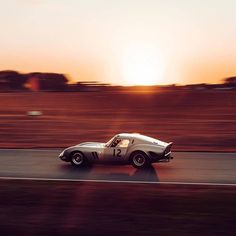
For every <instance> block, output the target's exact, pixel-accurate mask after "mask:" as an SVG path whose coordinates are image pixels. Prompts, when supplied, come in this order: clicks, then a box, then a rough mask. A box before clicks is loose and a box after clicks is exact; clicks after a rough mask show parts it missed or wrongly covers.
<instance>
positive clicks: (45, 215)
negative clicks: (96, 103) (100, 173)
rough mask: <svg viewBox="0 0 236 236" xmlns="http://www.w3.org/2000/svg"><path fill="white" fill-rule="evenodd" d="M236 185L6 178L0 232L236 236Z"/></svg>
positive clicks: (0, 193)
mask: <svg viewBox="0 0 236 236" xmlns="http://www.w3.org/2000/svg"><path fill="white" fill-rule="evenodd" d="M235 196H236V188H235V187H234V186H215V185H211V186H206V185H204V186H202V185H174V184H173V185H163V184H146V183H145V184H143V183H139V184H136V183H135V184H133V183H128V184H127V183H124V182H122V183H116V184H114V182H106V183H104V182H103V183H102V182H88V181H76V182H75V181H66V182H65V181H58V180H52V181H35V180H29V179H27V181H25V180H13V179H12V180H6V179H4V180H3V179H2V180H0V235H16V234H17V235H113V236H116V235H122V236H123V235H135V236H137V235H138V236H143V235H161V236H162V235H171V236H173V235H174V236H176V235H181V236H182V235H186V236H187V235H198V236H199V234H200V235H201V236H203V235H214V236H217V235H221V236H222V235H224V236H226V235H227V236H228V235H232V236H233V235H236V227H235V215H236V200H235Z"/></svg>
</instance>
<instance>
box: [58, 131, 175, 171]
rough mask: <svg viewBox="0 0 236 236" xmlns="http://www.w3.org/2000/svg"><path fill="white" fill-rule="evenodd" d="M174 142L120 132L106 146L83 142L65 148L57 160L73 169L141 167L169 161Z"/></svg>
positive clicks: (104, 144)
mask: <svg viewBox="0 0 236 236" xmlns="http://www.w3.org/2000/svg"><path fill="white" fill-rule="evenodd" d="M172 144H173V143H165V142H162V141H160V140H158V139H154V138H151V137H148V136H144V135H141V134H132V133H122V134H117V135H115V136H114V137H113V138H112V139H111V140H109V141H108V142H107V143H98V142H86V143H80V144H78V145H75V146H72V147H69V148H67V149H65V150H64V151H63V152H62V153H61V154H60V155H59V158H60V159H61V160H63V161H66V162H71V164H72V165H73V166H77V167H80V166H85V165H88V164H89V163H96V162H99V163H105V162H111V163H114V162H116V163H117V162H118V163H124V164H132V165H133V166H134V167H135V168H144V167H147V166H149V165H150V164H151V163H153V162H168V161H170V159H172V158H173V157H172V156H171V146H172Z"/></svg>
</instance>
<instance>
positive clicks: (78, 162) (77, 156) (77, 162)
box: [70, 151, 88, 167]
mask: <svg viewBox="0 0 236 236" xmlns="http://www.w3.org/2000/svg"><path fill="white" fill-rule="evenodd" d="M70 162H71V165H72V166H75V167H83V166H86V165H87V164H88V161H87V158H86V157H85V156H84V154H83V153H82V152H79V151H77V152H72V153H71V155H70Z"/></svg>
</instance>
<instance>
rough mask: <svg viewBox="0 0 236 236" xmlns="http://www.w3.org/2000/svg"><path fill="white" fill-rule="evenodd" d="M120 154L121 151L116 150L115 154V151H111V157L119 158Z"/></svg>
mask: <svg viewBox="0 0 236 236" xmlns="http://www.w3.org/2000/svg"><path fill="white" fill-rule="evenodd" d="M120 153H121V149H117V152H116V149H113V157H115V156H117V157H121V155H120Z"/></svg>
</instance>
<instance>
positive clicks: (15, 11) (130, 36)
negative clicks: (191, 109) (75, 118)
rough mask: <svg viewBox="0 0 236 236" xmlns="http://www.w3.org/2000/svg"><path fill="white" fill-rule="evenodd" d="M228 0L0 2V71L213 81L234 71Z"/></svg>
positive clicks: (124, 80) (234, 28)
mask: <svg viewBox="0 0 236 236" xmlns="http://www.w3.org/2000/svg"><path fill="white" fill-rule="evenodd" d="M234 9H236V2H235V1H233V0H225V1H219V0H214V1H213V0H205V1H191V0H188V1H187V0H178V1H171V0H165V1H164V0H159V1H158V0H156V1H154V0H146V1H144V0H140V1H137V0H136V1H135V0H119V1H115V0H80V1H78V0H68V1H66V0H57V1H50V0H21V1H19V0H11V1H2V2H1V3H0V27H1V32H2V34H1V38H0V51H1V54H0V70H6V69H12V70H18V71H21V72H32V71H40V72H58V73H65V74H67V75H68V76H69V77H70V78H71V79H73V80H74V81H79V80H93V81H94V80H97V81H101V82H106V83H112V84H122V85H132V84H172V83H177V84H186V83H218V82H220V81H221V79H222V78H225V77H227V76H233V75H236V65H235V61H236V44H235V38H236V18H235V16H234V15H235V14H234Z"/></svg>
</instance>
